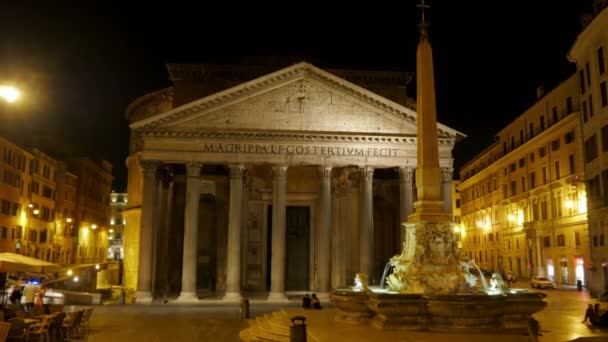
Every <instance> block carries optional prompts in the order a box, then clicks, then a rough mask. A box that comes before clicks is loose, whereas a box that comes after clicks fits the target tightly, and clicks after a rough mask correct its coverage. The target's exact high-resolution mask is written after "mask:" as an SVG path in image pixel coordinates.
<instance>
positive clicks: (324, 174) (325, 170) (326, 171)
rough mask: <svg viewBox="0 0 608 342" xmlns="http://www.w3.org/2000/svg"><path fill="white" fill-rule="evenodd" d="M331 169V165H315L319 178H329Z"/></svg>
mask: <svg viewBox="0 0 608 342" xmlns="http://www.w3.org/2000/svg"><path fill="white" fill-rule="evenodd" d="M332 169H333V166H331V165H318V166H317V172H318V174H319V177H320V178H330V177H331V170H332Z"/></svg>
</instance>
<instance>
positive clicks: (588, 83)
mask: <svg viewBox="0 0 608 342" xmlns="http://www.w3.org/2000/svg"><path fill="white" fill-rule="evenodd" d="M585 71H587V87H591V73H590V72H589V62H587V63H586V64H585Z"/></svg>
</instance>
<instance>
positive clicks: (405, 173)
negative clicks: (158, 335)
mask: <svg viewBox="0 0 608 342" xmlns="http://www.w3.org/2000/svg"><path fill="white" fill-rule="evenodd" d="M415 122H416V113H415V112H414V111H413V110H411V109H409V108H407V107H404V106H401V105H399V104H397V103H394V102H392V101H389V100H387V99H384V98H382V97H380V96H378V95H376V94H374V93H372V92H370V91H368V90H366V89H363V88H361V87H359V86H357V85H355V84H352V83H350V82H348V81H345V80H343V79H341V78H339V77H337V76H334V75H332V74H330V73H328V72H325V71H323V70H321V69H318V68H316V67H314V66H312V65H310V64H307V63H299V64H296V65H293V66H291V67H288V68H285V69H282V70H279V71H277V72H274V73H271V74H269V75H266V76H262V77H260V78H257V79H255V80H253V81H250V82H247V83H244V84H241V85H238V86H236V87H232V88H230V89H227V90H224V91H221V92H219V93H215V94H213V95H210V96H206V97H204V98H201V99H199V100H195V101H193V102H190V103H187V104H185V105H182V106H179V107H177V108H174V109H171V110H168V111H165V112H160V113H158V114H155V115H152V116H149V117H147V118H144V119H141V120H137V121H134V122H132V123H131V129H132V132H133V134H132V142H131V143H132V148H131V152H132V153H131V155H130V157H129V158H128V160H127V165H128V167H129V190H128V191H129V196H130V198H135V203H129V204H130V205H131V207H130V208H129V209H128V210H127V213H126V214H127V232H126V235H127V236H125V244H129V241H131V242H130V243H131V247H130V248H131V249H129V247H127V250H131V251H134V250H137V251H138V253H137V256H138V257H137V258H127V260H125V269H126V272H127V274H126V280H127V286H132V287H133V288H135V289H136V290H137V293H138V295H137V296H138V299H137V300H138V301H140V300H151V298H152V297H158V296H166V295H169V294H170V293H175V292H178V291H177V290H179V296H178V297H177V300H178V301H187V302H191V301H196V300H198V298H199V293H200V292H201V290H202V289H204V290H208V291H209V292H211V293H213V294H214V295H215V296H220V297H221V298H224V299H225V300H238V299H240V298H241V296H242V295H243V293H244V292H265V293H268V299H269V300H271V301H283V300H286V299H287V295H288V294H289V293H298V292H304V291H306V292H317V293H319V294H320V295H324V294H327V293H328V292H329V291H330V290H331V289H332V288H333V287H336V286H340V285H346V284H350V283H351V282H352V279H353V277H354V274H355V273H357V272H360V271H363V272H365V273H367V274H369V275H370V277H369V279H370V280H372V281H374V280H375V281H376V282H377V281H378V279H377V278H379V274H380V275H381V272H382V269H383V267H384V265H383V263H384V261H385V260H387V259H388V258H386V256H387V255H388V256H390V255H392V254H396V253H397V252H398V251H399V250H400V245H397V244H395V243H394V242H393V241H399V239H398V237H400V236H402V235H401V234H402V232H401V231H400V229H399V223H400V222H403V221H405V220H406V218H407V216H408V215H409V214H410V213H412V206H413V202H414V200H415V198H416V196H415V187H414V185H413V174H414V172H415V168H416V124H415ZM437 129H438V137H439V138H438V143H439V154H440V165H441V168H442V171H444V172H443V174H442V175H443V176H444V177H445V179H444V181H445V182H447V181H448V180H447V177H448V175H449V176H450V178H451V169H452V157H451V151H452V148H453V146H454V143H455V141H456V138H457V135H458V134H459V133H458V132H456V131H454V130H452V129H450V128H448V127H445V126H442V125H438V127H437ZM162 170H170V171H168V172H167V171H162ZM446 188H447V187H446ZM132 192H134V193H140V194H141V195H140V196H132V195H131V193H132ZM169 195H170V196H171V197H170V198H172V199H173V201H167V196H169ZM442 196H443V198H444V200H446V201H448V203H451V193H450V192H449V191H445V192H443V193H442ZM138 199H139V201H140V203H137V201H138ZM169 202H173V203H171V205H168V203H169ZM129 215H130V217H129ZM160 232H168V235H166V236H170V239H177V240H180V241H177V242H170V243H169V244H166V243H165V244H161V243H159V239H160V237H161V236H163V235H162V234H160ZM129 234H130V236H131V237H134V238H133V239H131V240H128V236H129ZM389 236H391V237H393V239H390V238H389ZM395 237H396V238H397V239H394V238H395ZM163 246H165V247H163ZM161 265H164V266H162V267H161ZM167 265H169V267H167ZM167 269H170V270H169V274H163V273H161V272H159V270H167ZM134 275H137V276H136V277H135V276H134ZM180 280H181V281H180ZM178 288H179V289H178Z"/></svg>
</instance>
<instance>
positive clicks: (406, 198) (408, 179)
mask: <svg viewBox="0 0 608 342" xmlns="http://www.w3.org/2000/svg"><path fill="white" fill-rule="evenodd" d="M413 179H414V169H413V168H411V167H407V166H406V167H400V168H399V200H400V205H399V218H400V219H401V221H400V223H403V222H407V217H408V216H409V215H410V214H411V213H412V212H413V211H414V189H413ZM400 232H401V235H400V239H401V240H400V241H401V243H403V239H404V238H405V230H403V229H401V230H400Z"/></svg>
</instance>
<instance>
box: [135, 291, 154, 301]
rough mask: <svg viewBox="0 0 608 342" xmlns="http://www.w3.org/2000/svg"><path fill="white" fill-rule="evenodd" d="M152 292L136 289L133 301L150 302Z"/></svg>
mask: <svg viewBox="0 0 608 342" xmlns="http://www.w3.org/2000/svg"><path fill="white" fill-rule="evenodd" d="M152 300H153V298H152V292H150V291H136V292H135V303H137V304H150V303H152Z"/></svg>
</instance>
